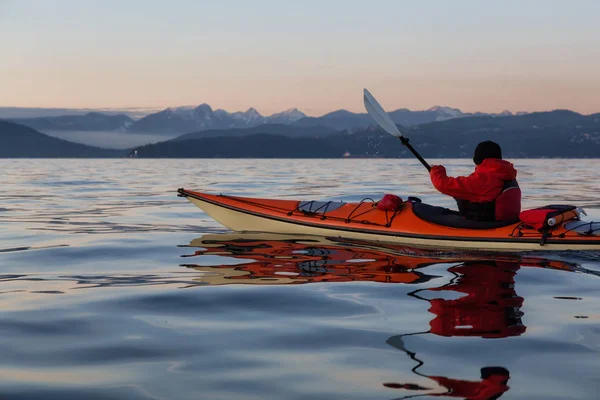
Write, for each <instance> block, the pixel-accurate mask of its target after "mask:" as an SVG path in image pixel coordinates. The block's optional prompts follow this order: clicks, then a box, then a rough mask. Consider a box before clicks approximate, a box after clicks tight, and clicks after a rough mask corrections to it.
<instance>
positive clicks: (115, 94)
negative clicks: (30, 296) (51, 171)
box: [0, 0, 600, 116]
mask: <svg viewBox="0 0 600 400" xmlns="http://www.w3.org/2000/svg"><path fill="white" fill-rule="evenodd" d="M599 17H600V1H597V0H570V1H553V0H519V1H513V0H504V1H494V2H492V1H481V0H455V1H446V0H429V1H414V0H409V1H405V0H370V1H365V0H360V1H355V0H339V1H338V0H318V1H315V0H302V1H294V0H253V1H247V0H237V1H233V0H214V1H212V0H211V1H208V0H169V1H164V0H161V1H154V0H85V1H80V0H52V1H50V0H0V106H15V107H65V108H119V107H123V108H125V107H148V108H157V109H162V108H165V107H171V106H182V105H197V104H201V103H208V104H210V105H211V106H212V107H213V108H223V109H225V110H228V111H232V112H233V111H239V110H246V109H248V108H249V107H255V108H256V109H257V110H258V111H259V112H261V113H262V114H266V115H268V114H271V113H274V112H279V111H282V110H285V109H289V108H293V107H297V108H299V109H300V110H302V111H304V112H305V113H307V114H309V115H315V116H316V115H322V114H324V113H327V112H330V111H334V110H337V109H347V110H351V111H355V112H358V111H360V112H364V106H363V99H362V90H363V88H368V89H369V90H370V91H371V92H372V93H373V95H375V97H376V98H377V99H378V100H379V102H380V103H381V104H382V105H383V106H384V108H386V109H387V110H390V111H391V110H393V109H398V108H409V109H412V110H422V109H427V108H430V107H432V106H434V105H442V106H450V107H456V108H460V109H461V110H463V111H465V112H473V111H483V112H501V111H503V110H505V109H508V110H510V111H513V112H516V111H545V110H552V109H559V108H560V109H571V110H574V111H578V112H581V113H584V114H590V113H595V112H600V24H599V23H598V18H599Z"/></svg>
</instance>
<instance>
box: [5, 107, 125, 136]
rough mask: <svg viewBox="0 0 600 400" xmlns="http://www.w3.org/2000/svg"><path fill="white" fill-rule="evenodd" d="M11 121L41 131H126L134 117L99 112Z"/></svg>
mask: <svg viewBox="0 0 600 400" xmlns="http://www.w3.org/2000/svg"><path fill="white" fill-rule="evenodd" d="M10 121H11V122H14V123H17V124H21V125H25V126H28V127H30V128H33V129H36V130H40V131H125V130H126V129H127V128H128V127H129V126H130V125H131V124H133V119H131V118H130V117H128V116H127V115H124V114H119V115H107V114H102V113H97V112H90V113H87V114H85V115H63V116H58V117H38V118H19V119H11V120H10Z"/></svg>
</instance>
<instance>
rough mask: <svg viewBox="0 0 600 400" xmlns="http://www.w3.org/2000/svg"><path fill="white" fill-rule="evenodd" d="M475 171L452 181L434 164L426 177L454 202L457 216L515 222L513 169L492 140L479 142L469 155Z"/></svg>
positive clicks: (518, 206) (518, 198)
mask: <svg viewBox="0 0 600 400" xmlns="http://www.w3.org/2000/svg"><path fill="white" fill-rule="evenodd" d="M473 162H474V163H475V165H476V167H475V171H474V172H473V173H472V174H471V175H469V176H459V177H456V178H453V177H449V176H447V175H446V168H444V167H443V166H441V165H435V166H433V167H432V168H431V172H430V177H431V182H432V183H433V186H434V187H435V188H436V189H437V190H439V191H440V192H441V193H443V194H445V195H448V196H452V197H454V198H455V199H456V202H457V204H458V209H459V212H460V215H461V216H463V217H465V218H467V219H472V220H476V221H516V220H517V219H518V218H519V213H520V212H521V189H519V184H518V183H517V180H516V178H517V170H516V169H515V167H514V166H513V164H512V163H510V162H508V161H506V160H503V159H502V149H501V148H500V145H498V143H495V142H492V141H489V140H488V141H485V142H481V143H479V144H478V145H477V148H476V149H475V153H474V155H473Z"/></svg>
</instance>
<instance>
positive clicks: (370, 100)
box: [364, 89, 402, 137]
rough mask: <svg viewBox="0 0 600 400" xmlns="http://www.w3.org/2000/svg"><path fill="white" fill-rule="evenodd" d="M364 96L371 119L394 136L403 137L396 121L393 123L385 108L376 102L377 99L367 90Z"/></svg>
mask: <svg viewBox="0 0 600 400" xmlns="http://www.w3.org/2000/svg"><path fill="white" fill-rule="evenodd" d="M364 94H365V96H364V100H365V108H366V109H367V112H368V113H369V115H370V116H371V118H373V119H374V120H375V122H377V125H379V126H380V127H381V129H383V130H384V131H386V132H387V133H389V134H390V135H392V136H396V137H402V133H400V131H399V130H398V128H397V127H396V124H395V123H394V121H392V119H391V118H390V116H389V115H387V113H386V112H385V110H384V109H383V107H381V105H380V104H379V103H378V102H377V100H375V97H373V95H372V94H371V93H370V92H369V91H368V90H367V89H365V90H364Z"/></svg>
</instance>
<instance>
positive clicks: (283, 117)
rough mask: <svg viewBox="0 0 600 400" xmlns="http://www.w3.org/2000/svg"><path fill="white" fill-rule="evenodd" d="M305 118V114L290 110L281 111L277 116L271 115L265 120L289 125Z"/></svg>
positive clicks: (294, 109)
mask: <svg viewBox="0 0 600 400" xmlns="http://www.w3.org/2000/svg"><path fill="white" fill-rule="evenodd" d="M302 118H306V114H304V113H303V112H302V111H300V110H298V109H297V108H290V109H289V110H285V111H282V112H280V113H277V114H273V115H271V116H270V117H268V118H267V120H268V122H270V123H283V124H285V123H291V122H296V121H298V120H299V119H302Z"/></svg>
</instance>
